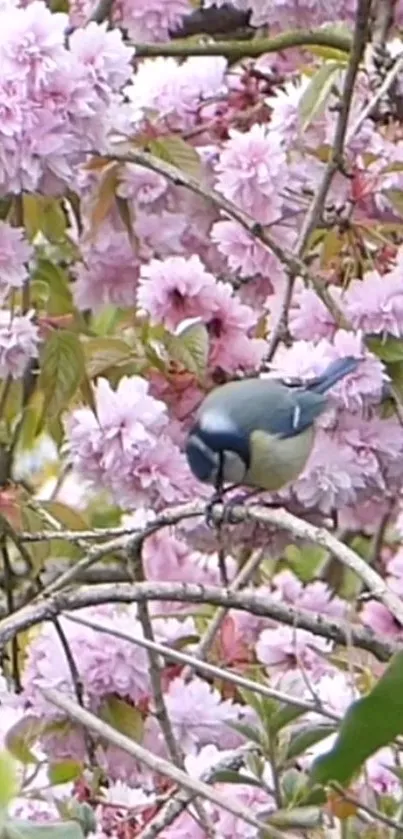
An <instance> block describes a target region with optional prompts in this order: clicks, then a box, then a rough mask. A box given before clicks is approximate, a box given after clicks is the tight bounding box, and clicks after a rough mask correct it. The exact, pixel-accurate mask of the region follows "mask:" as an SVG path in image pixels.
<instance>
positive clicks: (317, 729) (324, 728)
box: [285, 724, 337, 760]
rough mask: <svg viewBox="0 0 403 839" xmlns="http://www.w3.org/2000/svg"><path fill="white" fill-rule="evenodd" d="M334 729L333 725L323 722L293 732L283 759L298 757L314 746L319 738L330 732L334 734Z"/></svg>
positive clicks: (326, 735) (318, 741)
mask: <svg viewBox="0 0 403 839" xmlns="http://www.w3.org/2000/svg"><path fill="white" fill-rule="evenodd" d="M336 730H337V729H336V726H335V725H326V724H323V725H316V726H309V728H305V729H304V730H303V731H298V732H297V733H296V734H293V735H292V736H291V738H290V741H289V743H288V746H287V751H286V755H285V759H286V760H291V759H293V758H295V757H298V756H299V755H301V754H303V752H305V751H306V750H307V749H309V748H310V747H311V746H314V745H315V743H320V741H321V740H324V739H325V738H326V737H329V735H330V734H334V732H335V731H336Z"/></svg>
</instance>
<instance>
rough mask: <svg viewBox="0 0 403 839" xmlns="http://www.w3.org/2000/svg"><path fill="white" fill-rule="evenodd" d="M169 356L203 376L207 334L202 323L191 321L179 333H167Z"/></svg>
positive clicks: (206, 359) (166, 343)
mask: <svg viewBox="0 0 403 839" xmlns="http://www.w3.org/2000/svg"><path fill="white" fill-rule="evenodd" d="M165 345H166V348H167V350H168V352H169V354H170V357H171V358H172V359H174V360H175V361H179V362H180V363H181V364H183V366H184V367H186V370H189V371H190V372H191V373H194V374H195V375H196V376H199V377H201V376H203V375H204V374H205V372H206V369H207V361H208V353H209V335H208V331H207V329H206V326H205V325H204V323H200V322H197V323H195V322H192V323H191V324H189V325H186V326H185V328H184V329H182V330H181V331H180V333H179V334H178V333H176V335H168V336H167V338H166V341H165Z"/></svg>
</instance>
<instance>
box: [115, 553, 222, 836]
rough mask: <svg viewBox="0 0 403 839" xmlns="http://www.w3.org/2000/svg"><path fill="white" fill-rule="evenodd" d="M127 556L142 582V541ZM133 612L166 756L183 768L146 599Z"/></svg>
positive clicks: (206, 827) (198, 804)
mask: <svg viewBox="0 0 403 839" xmlns="http://www.w3.org/2000/svg"><path fill="white" fill-rule="evenodd" d="M127 559H128V567H129V569H130V572H131V574H132V577H133V580H134V582H137V583H144V582H145V580H146V578H145V575H144V566H143V557H142V545H141V544H140V545H139V546H138V545H135V546H134V548H133V545H132V546H131V548H129V550H128V552H127ZM137 615H138V618H139V621H140V623H141V626H142V629H143V634H144V639H145V640H146V641H149V642H150V644H151V646H148V647H147V648H146V649H147V652H148V660H149V665H150V666H149V674H150V682H151V691H152V698H153V701H154V715H155V717H156V719H157V721H158V723H159V726H160V729H161V732H162V734H163V737H164V740H165V744H166V747H167V751H168V755H169V757H170V759H171V760H172V761H173V763H174V765H175V766H177V767H178V768H179V769H182V770H185V763H184V755H183V752H182V749H181V747H180V745H179V743H178V742H177V741H176V739H175V735H174V732H173V728H172V725H171V720H170V718H169V714H168V711H167V708H166V704H165V699H164V694H163V690H162V683H161V666H160V659H159V656H158V655H157V654H156V653H155V652H154V650H153V647H152V645H153V642H154V641H155V638H154V631H153V625H152V622H151V618H150V613H149V609H148V603H147V602H146V601H144V602H143V603H138V604H137ZM195 809H196V810H197V813H198V816H199V819H200V823H201V825H202V826H203V828H204V830H205V831H206V834H207V836H214V829H213V827H212V825H211V823H210V820H209V818H208V816H207V814H206V812H205V810H204V807H203V805H202V803H201V802H198V801H197V802H195Z"/></svg>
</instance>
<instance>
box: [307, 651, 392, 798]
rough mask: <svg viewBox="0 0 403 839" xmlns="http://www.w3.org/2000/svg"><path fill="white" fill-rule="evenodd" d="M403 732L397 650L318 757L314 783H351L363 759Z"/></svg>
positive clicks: (315, 764) (313, 776) (311, 782)
mask: <svg viewBox="0 0 403 839" xmlns="http://www.w3.org/2000/svg"><path fill="white" fill-rule="evenodd" d="M399 734H403V652H399V653H396V654H395V655H394V656H393V658H392V659H391V661H390V664H389V666H388V667H387V669H386V670H385V672H384V674H383V676H382V677H381V679H379V681H378V682H377V684H376V685H375V687H374V688H373V689H372V690H371V691H370V693H368V694H367V695H366V696H364V697H362V698H361V699H358V700H357V701H356V702H353V703H352V704H351V705H350V707H349V708H348V710H347V713H346V714H345V716H344V718H343V720H342V722H341V725H340V728H339V733H338V736H337V739H336V742H335V744H334V746H333V748H332V749H331V750H330V751H329V752H327V753H326V754H324V755H320V757H318V758H317V759H316V760H315V761H314V763H313V765H312V768H311V773H310V784H312V785H316V784H319V785H322V786H323V785H326V784H327V783H329V782H330V781H337V782H338V783H339V784H341V785H342V786H347V785H348V784H349V782H350V781H351V779H352V778H353V777H354V776H355V775H356V774H357V773H358V772H359V770H360V769H361V767H362V765H363V763H364V762H365V761H366V760H367V759H368V758H369V757H370V756H371V755H372V754H374V752H376V751H378V749H380V748H382V746H387V745H388V744H389V743H391V742H392V741H393V740H394V739H395V737H397V736H398V735H399Z"/></svg>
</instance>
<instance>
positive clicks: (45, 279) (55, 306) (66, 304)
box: [32, 259, 74, 315]
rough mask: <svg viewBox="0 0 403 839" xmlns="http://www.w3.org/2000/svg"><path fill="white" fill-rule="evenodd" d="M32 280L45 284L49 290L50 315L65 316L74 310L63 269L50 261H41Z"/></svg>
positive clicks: (48, 306) (48, 310)
mask: <svg viewBox="0 0 403 839" xmlns="http://www.w3.org/2000/svg"><path fill="white" fill-rule="evenodd" d="M32 280H33V282H38V283H41V285H42V284H44V285H45V286H47V288H48V290H49V301H48V305H47V314H48V315H64V314H69V313H70V312H72V311H73V310H74V302H73V296H72V293H71V289H70V287H69V281H68V277H67V275H66V273H65V271H63V269H62V268H60V267H59V266H57V265H54V264H53V262H50V261H49V260H48V259H39V260H38V263H37V266H36V269H35V272H34V274H33V277H32Z"/></svg>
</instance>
